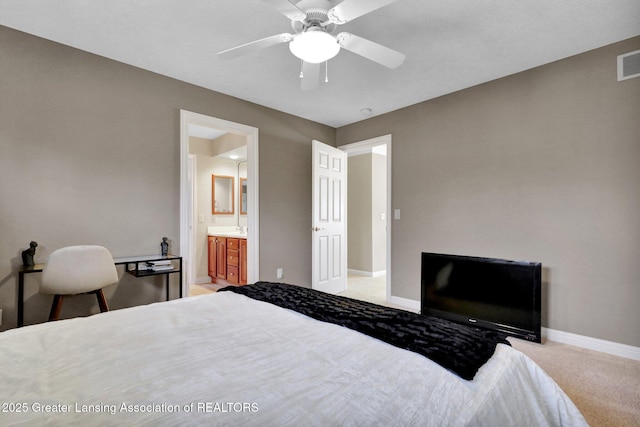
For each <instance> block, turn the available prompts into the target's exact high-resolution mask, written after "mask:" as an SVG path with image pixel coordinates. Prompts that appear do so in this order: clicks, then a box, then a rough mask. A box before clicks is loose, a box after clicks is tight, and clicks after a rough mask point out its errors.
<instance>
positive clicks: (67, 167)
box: [0, 27, 335, 329]
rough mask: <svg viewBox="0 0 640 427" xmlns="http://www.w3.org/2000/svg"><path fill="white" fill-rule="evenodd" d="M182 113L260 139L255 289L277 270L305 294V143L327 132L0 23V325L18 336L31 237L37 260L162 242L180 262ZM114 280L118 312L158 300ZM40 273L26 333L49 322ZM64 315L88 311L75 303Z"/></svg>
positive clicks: (159, 289) (156, 286) (139, 286)
mask: <svg viewBox="0 0 640 427" xmlns="http://www.w3.org/2000/svg"><path fill="white" fill-rule="evenodd" d="M180 109H185V110H189V111H194V112H197V113H201V114H206V115H210V116H213V117H218V118H221V119H225V120H230V121H234V122H238V123H242V124H245V125H249V126H254V127H257V128H259V129H260V135H259V138H260V195H259V196H260V232H261V236H260V237H261V242H260V255H261V256H260V273H261V279H264V280H272V279H275V271H276V267H284V268H285V274H286V279H287V280H288V281H291V282H294V283H299V284H302V285H306V286H309V285H310V281H311V264H310V262H309V260H310V259H311V236H310V233H309V229H310V228H311V196H310V189H311V141H312V140H313V139H318V140H321V141H324V142H326V143H328V144H331V145H335V129H333V128H330V127H327V126H323V125H320V124H317V123H313V122H310V121H307V120H303V119H300V118H297V117H293V116H291V115H287V114H283V113H280V112H277V111H274V110H271V109H268V108H265V107H261V106H258V105H255V104H251V103H248V102H245V101H241V100H238V99H235V98H232V97H228V96H225V95H222V94H219V93H215V92H212V91H209V90H206V89H203V88H201V87H197V86H193V85H189V84H186V83H183V82H179V81H176V80H173V79H170V78H167V77H164V76H160V75H157V74H153V73H150V72H147V71H144V70H141V69H137V68H134V67H130V66H127V65H124V64H122V63H118V62H115V61H111V60H108V59H105V58H102V57H99V56H96V55H92V54H89V53H86V52H83V51H80V50H76V49H73V48H70V47H67V46H63V45H59V44H56V43H53V42H50V41H47V40H43V39H40V38H37V37H34V36H30V35H27V34H24V33H21V32H18V31H14V30H11V29H8V28H6V27H0V195H1V196H0V197H1V202H0V203H1V204H0V236H1V239H0V308H2V309H3V322H2V326H1V328H2V329H7V328H10V327H13V326H15V319H16V310H15V307H16V301H17V296H16V290H17V274H16V271H17V269H18V267H19V265H20V264H21V259H20V252H21V251H22V250H23V249H26V248H27V247H28V245H29V241H30V240H36V241H37V242H38V243H39V245H40V246H39V247H38V250H37V253H36V261H37V262H44V261H45V260H46V257H47V256H48V254H49V253H51V251H53V250H54V249H57V248H59V247H62V246H66V245H72V244H84V243H91V244H100V245H104V246H106V247H107V248H108V249H109V250H111V252H112V253H113V255H114V256H115V257H119V256H128V255H141V254H149V253H158V252H159V244H160V241H161V238H162V237H163V236H167V237H169V239H170V241H171V249H172V252H174V253H179V252H180V248H179V241H180V236H179V229H180V227H179V221H180V210H179V201H180V176H179V174H180V166H179V154H180V143H179V137H180V119H179V112H180ZM120 274H121V276H122V277H123V279H122V280H121V283H120V285H119V286H117V287H112V288H110V289H109V290H108V292H107V298H108V299H109V301H110V303H111V305H112V307H113V308H119V307H125V306H131V305H135V304H141V303H146V302H152V301H158V300H162V299H163V298H164V293H163V292H164V290H163V286H162V282H161V281H160V280H157V281H156V280H151V281H150V282H148V283H147V282H144V281H139V280H136V279H133V278H131V277H128V275H124V274H123V273H122V271H120ZM37 276H39V275H35V274H34V275H31V276H30V277H29V278H28V280H27V290H26V291H27V294H26V299H27V304H26V306H25V310H26V322H27V323H34V322H40V321H43V320H45V319H46V317H47V315H48V309H49V305H50V302H51V297H47V296H42V295H38V294H37V287H38V277H37ZM173 296H175V294H174V295H173ZM79 298H81V299H82V298H84V297H79ZM87 302H89V303H90V305H93V307H92V308H91V311H92V312H96V311H97V307H96V304H95V303H93V301H92V300H90V301H87ZM66 307H67V308H66V309H65V307H63V315H64V316H66V315H74V314H87V310H86V309H85V308H84V307H83V305H82V303H81V302H80V301H74V302H73V303H69V305H68V306H66Z"/></svg>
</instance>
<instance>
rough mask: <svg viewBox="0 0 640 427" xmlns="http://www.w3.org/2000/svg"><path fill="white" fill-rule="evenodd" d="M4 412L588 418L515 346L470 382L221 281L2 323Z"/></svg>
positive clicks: (2, 420) (360, 419) (75, 416)
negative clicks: (30, 322) (20, 323)
mask: <svg viewBox="0 0 640 427" xmlns="http://www.w3.org/2000/svg"><path fill="white" fill-rule="evenodd" d="M0 369H1V371H2V372H1V375H0V404H1V405H2V407H0V424H2V425H13V424H24V425H29V426H32V425H41V424H49V425H82V426H86V425H143V424H147V425H199V424H202V425H221V426H222V425H224V426H231V425H233V426H242V425H246V426H303V425H304V426H323V427H326V426H377V425H379V426H392V425H395V426H544V425H568V426H579V425H586V423H585V421H584V419H583V417H582V416H581V414H580V413H579V411H578V410H577V409H576V407H575V406H574V404H573V403H572V402H571V401H570V400H569V398H568V397H567V396H566V395H565V394H564V393H563V392H562V390H561V389H560V388H559V387H558V386H557V385H556V384H555V382H554V381H553V380H551V378H549V377H548V376H547V375H546V374H545V373H544V372H543V371H542V370H541V369H540V368H539V367H538V366H537V365H535V364H534V362H532V361H531V360H530V359H529V358H527V357H526V356H525V355H524V354H522V353H520V352H518V351H516V350H514V349H512V348H510V347H508V346H504V345H499V346H498V348H497V350H496V353H495V355H494V356H493V357H492V358H491V360H490V361H489V362H488V363H487V364H486V365H485V366H483V367H482V368H481V369H480V371H479V372H478V374H477V375H476V378H475V379H474V380H473V381H465V380H462V379H460V378H459V377H457V376H456V375H454V374H452V373H450V372H448V371H446V370H445V369H443V368H441V367H440V366H438V365H437V364H435V363H433V362H431V361H430V360H428V359H426V358H425V357H423V356H420V355H418V354H415V353H411V352H409V351H405V350H401V349H398V348H395V347H393V346H391V345H388V344H385V343H383V342H380V341H378V340H375V339H373V338H370V337H367V336H365V335H362V334H360V333H358V332H354V331H351V330H349V329H346V328H343V327H340V326H336V325H332V324H328V323H322V322H318V321H315V320H313V319H310V318H308V317H306V316H303V315H300V314H298V313H294V312H292V311H289V310H285V309H281V308H279V307H276V306H273V305H270V304H267V303H263V302H259V301H254V300H251V299H249V298H246V297H244V296H241V295H237V294H234V293H231V292H220V293H215V294H212V295H207V296H201V297H194V298H186V299H182V300H175V301H171V302H168V303H158V304H153V305H149V306H142V307H135V308H130V309H125V310H117V311H112V312H108V313H104V314H98V315H95V316H92V317H89V318H83V319H72V320H65V321H59V322H53V323H47V324H42V325H36V326H30V327H26V328H22V329H15V330H10V331H6V332H3V333H1V334H0Z"/></svg>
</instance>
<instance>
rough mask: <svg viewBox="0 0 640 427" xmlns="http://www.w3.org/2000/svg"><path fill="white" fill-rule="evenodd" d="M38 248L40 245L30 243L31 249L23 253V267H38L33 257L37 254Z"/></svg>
mask: <svg viewBox="0 0 640 427" xmlns="http://www.w3.org/2000/svg"><path fill="white" fill-rule="evenodd" d="M37 247H38V243H37V242H34V241H31V243H29V249H25V250H24V251H22V265H24V266H25V267H31V266H34V265H36V264H35V262H33V256H34V255H35V254H36V248H37Z"/></svg>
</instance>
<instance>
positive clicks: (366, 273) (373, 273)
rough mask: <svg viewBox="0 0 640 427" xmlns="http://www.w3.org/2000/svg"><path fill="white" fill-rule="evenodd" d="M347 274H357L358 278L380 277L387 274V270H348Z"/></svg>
mask: <svg viewBox="0 0 640 427" xmlns="http://www.w3.org/2000/svg"><path fill="white" fill-rule="evenodd" d="M347 273H351V274H355V275H356V276H366V277H380V276H384V275H385V274H387V270H380V271H362V270H354V269H352V268H349V269H347Z"/></svg>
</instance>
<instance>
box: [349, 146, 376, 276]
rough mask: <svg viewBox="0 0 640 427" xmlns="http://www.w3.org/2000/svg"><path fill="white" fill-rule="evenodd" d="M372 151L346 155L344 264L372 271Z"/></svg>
mask: <svg viewBox="0 0 640 427" xmlns="http://www.w3.org/2000/svg"><path fill="white" fill-rule="evenodd" d="M372 166H373V165H372V163H371V154H360V155H358V156H349V157H348V167H347V171H348V180H347V186H348V187H347V212H348V213H347V238H348V247H347V252H348V260H347V268H348V269H350V270H358V271H362V272H371V271H373V265H372V259H371V248H372V246H373V243H372V241H371V239H372V237H373V236H372V234H371V219H372V217H371V207H372V200H371V197H372V193H371V168H372Z"/></svg>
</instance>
